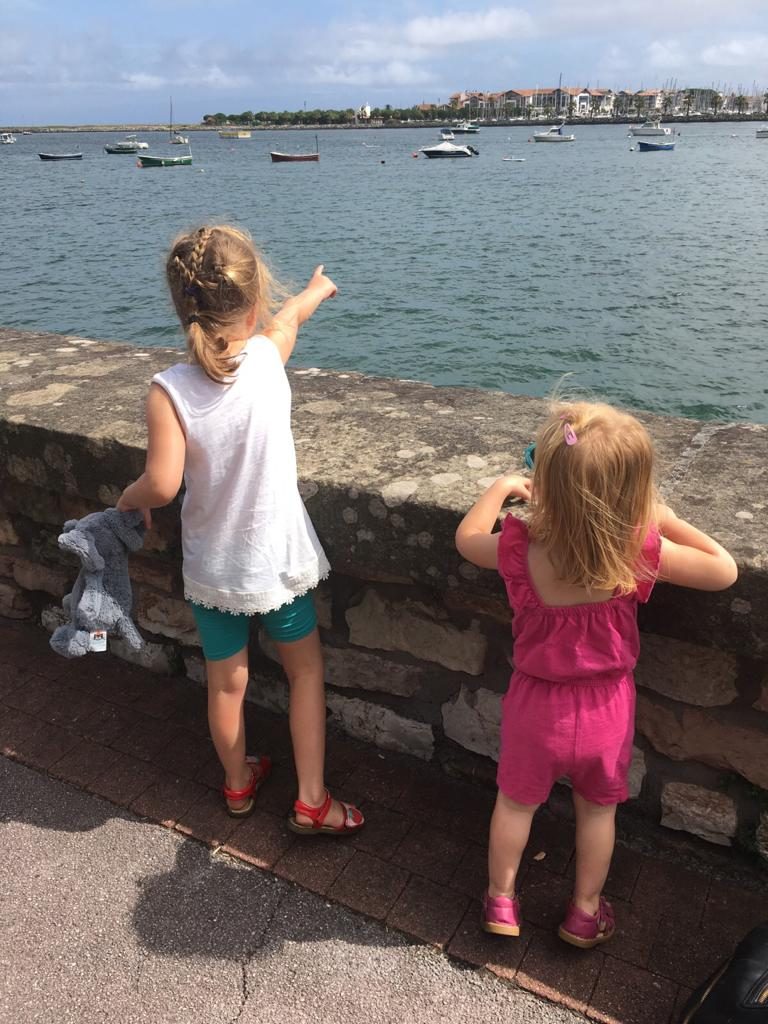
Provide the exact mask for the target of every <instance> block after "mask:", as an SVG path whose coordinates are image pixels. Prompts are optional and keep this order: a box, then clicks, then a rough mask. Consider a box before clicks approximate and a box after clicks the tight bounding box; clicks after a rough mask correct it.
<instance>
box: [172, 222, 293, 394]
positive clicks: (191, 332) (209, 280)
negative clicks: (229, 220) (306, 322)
mask: <svg viewBox="0 0 768 1024" xmlns="http://www.w3.org/2000/svg"><path fill="white" fill-rule="evenodd" d="M165 269H166V276H167V279H168V287H169V289H170V292H171V298H172V299H173V304H174V306H175V308H176V313H177V315H178V317H179V320H180V321H181V324H182V326H183V327H184V330H185V332H186V335H187V349H188V351H189V357H190V360H191V361H192V362H193V363H197V365H198V366H200V367H201V368H202V370H203V371H204V372H205V373H206V375H207V376H208V377H210V378H211V380H213V381H216V383H217V384H227V383H230V382H231V379H232V374H233V372H234V370H235V369H236V363H235V362H234V359H235V357H234V356H231V355H229V353H228V347H229V341H230V340H231V339H230V338H228V337H227V332H231V330H232V328H233V327H235V326H237V325H239V324H240V323H241V322H242V320H243V317H244V316H247V315H248V314H249V313H251V312H252V311H253V310H254V309H255V310H256V311H257V314H258V319H257V323H258V324H259V325H260V326H261V328H262V329H263V328H264V326H265V325H266V324H268V323H269V322H270V321H271V319H272V315H273V314H274V312H275V309H276V308H277V305H278V304H279V303H280V302H281V301H282V300H283V299H284V298H285V297H286V295H287V292H286V290H285V289H284V288H283V286H282V285H280V284H279V282H277V281H276V280H275V278H274V277H273V275H272V273H271V271H270V269H269V267H268V266H267V264H266V262H265V260H264V258H263V257H262V255H261V254H260V253H259V252H258V250H257V249H256V246H255V245H254V244H253V241H252V240H251V237H250V235H248V234H247V233H246V232H245V231H241V230H240V229H239V228H235V227H231V226H230V225H227V224H216V225H212V226H204V227H201V228H198V229H197V230H196V231H191V232H188V233H186V234H183V235H180V236H179V237H178V238H177V239H176V241H175V242H174V243H173V245H172V246H171V251H170V253H169V254H168V260H167V262H166V268H165Z"/></svg>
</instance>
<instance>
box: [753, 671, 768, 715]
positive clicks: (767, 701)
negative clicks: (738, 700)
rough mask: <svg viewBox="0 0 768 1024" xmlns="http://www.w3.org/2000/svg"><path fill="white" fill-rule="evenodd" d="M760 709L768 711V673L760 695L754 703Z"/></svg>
mask: <svg viewBox="0 0 768 1024" xmlns="http://www.w3.org/2000/svg"><path fill="white" fill-rule="evenodd" d="M752 706H753V707H754V708H756V709H757V710H758V711H768V675H766V677H765V679H763V685H762V688H761V690H760V696H759V697H758V698H757V700H756V701H755V703H754V704H753V705H752Z"/></svg>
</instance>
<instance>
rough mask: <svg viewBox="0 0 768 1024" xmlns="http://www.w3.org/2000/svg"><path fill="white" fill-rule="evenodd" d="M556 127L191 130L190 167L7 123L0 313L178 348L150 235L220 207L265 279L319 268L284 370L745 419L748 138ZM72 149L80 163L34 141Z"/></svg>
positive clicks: (765, 386)
mask: <svg viewBox="0 0 768 1024" xmlns="http://www.w3.org/2000/svg"><path fill="white" fill-rule="evenodd" d="M572 130H573V131H575V133H576V135H577V140H576V142H575V143H573V144H569V145H561V146H542V145H534V144H529V143H528V141H527V140H528V138H529V136H530V131H531V130H530V129H528V128H525V127H519V128H512V129H510V128H492V127H491V128H483V130H482V131H481V133H480V135H479V136H475V137H474V138H473V139H470V140H469V141H472V142H473V143H474V144H475V145H476V146H477V148H478V149H479V150H480V157H479V158H478V159H473V160H461V161H428V160H426V159H425V158H423V157H422V158H419V159H413V157H412V154H413V153H414V152H415V151H416V150H417V149H418V148H419V146H422V145H428V144H432V143H433V142H438V141H439V139H438V137H437V131H436V130H429V129H413V130H411V129H405V130H398V131H396V130H391V131H375V130H374V131H366V132H361V131H350V132H321V133H319V140H320V150H321V160H320V163H319V164H284V165H272V164H271V163H270V161H269V158H268V152H269V150H270V149H289V150H290V149H307V148H313V147H314V141H315V140H314V136H313V135H312V134H311V133H309V132H257V133H254V136H253V138H252V139H250V140H247V141H245V140H243V141H238V142H233V141H231V140H229V141H224V140H221V139H219V138H218V136H217V135H216V134H215V133H203V132H199V133H192V150H193V154H194V165H193V166H192V167H191V168H169V169H147V170H140V169H138V168H137V167H136V163H135V159H134V158H133V157H131V156H108V155H106V154H105V153H104V152H103V148H102V147H103V145H104V143H105V142H107V141H111V140H112V138H111V137H110V136H109V135H106V134H103V133H80V134H77V135H72V134H67V135H45V136H41V135H31V136H29V135H28V136H19V137H18V143H17V144H16V145H15V146H3V147H0V175H1V176H2V194H1V197H0V210H1V211H2V224H3V228H4V231H5V237H6V242H5V246H4V248H3V254H2V256H0V271H1V278H2V282H3V290H4V300H3V311H2V316H0V322H1V323H2V324H4V325H7V326H17V327H25V328H36V329H41V330H49V331H57V332H64V333H70V334H80V335H85V336H91V337H104V338H115V339H120V340H126V339H127V340H129V341H131V342H133V343H135V344H137V345H170V344H176V343H177V342H178V343H179V344H181V343H182V339H181V335H180V332H179V328H178V325H177V323H176V321H175V317H174V315H173V312H172V309H171V307H170V302H169V300H168V298H167V295H166V292H165V289H164V283H163V271H162V264H163V258H164V254H165V250H166V248H167V245H168V243H169V241H170V239H171V238H172V237H173V235H175V234H176V233H177V232H178V231H180V230H182V229H184V228H187V227H189V226H193V225H196V224H197V223H199V222H201V221H211V220H227V221H234V222H236V223H238V224H241V225H244V226H246V227H247V228H248V229H249V230H250V231H251V232H252V234H253V235H254V237H255V238H256V239H257V240H258V241H259V242H260V243H261V245H262V246H263V247H264V249H265V250H266V252H267V254H268V255H269V256H270V258H271V260H272V263H273V265H274V267H275V269H276V270H277V271H278V273H279V274H281V275H282V276H283V277H284V278H287V279H288V280H290V281H294V282H297V283H303V282H304V280H305V279H306V278H307V277H308V276H309V274H310V273H311V271H312V269H313V267H314V266H315V264H316V263H320V262H323V263H325V265H326V269H327V273H329V274H330V275H331V276H332V277H333V279H334V280H335V281H336V283H337V284H338V285H339V289H340V294H339V296H338V298H337V299H336V300H335V301H334V302H333V303H326V304H325V306H324V307H322V308H321V310H320V311H319V312H318V313H317V314H316V316H315V318H314V319H313V320H312V322H311V323H310V324H309V325H307V327H306V328H305V329H304V331H303V332H302V336H301V337H300V339H299V346H298V349H297V353H296V357H295V364H296V365H303V366H323V367H330V368H336V369H352V370H361V371H363V372H366V373H372V374H379V375H383V376H389V377H405V378H412V379H417V380H425V381H430V382H433V383H436V384H451V385H472V386H480V387H489V388H500V389H503V390H506V391H511V392H521V393H527V394H536V395H542V394H546V393H548V392H549V391H551V390H552V389H553V388H554V387H555V385H556V384H557V383H558V381H559V380H560V378H561V377H562V375H563V374H565V373H570V374H572V377H571V379H570V385H571V386H573V387H576V388H578V389H586V390H592V391H594V392H596V393H598V394H600V395H603V396H605V397H607V398H608V399H609V400H612V401H615V402H624V403H627V404H630V405H633V406H636V407H641V408H646V409H651V410H657V411H662V412H669V413H675V414H682V415H688V416H697V417H707V418H728V419H751V420H757V421H761V422H768V373H767V372H766V370H767V368H768V365H767V361H766V354H765V353H766V327H768V290H767V289H766V283H765V282H766V268H767V267H768V189H766V181H767V180H768V141H762V142H761V141H758V140H756V139H755V125H754V124H737V125H711V124H701V125H682V126H680V130H681V132H682V136H681V137H680V138H679V139H678V145H677V148H676V150H675V152H673V153H639V152H631V151H630V148H629V147H630V142H629V141H628V139H627V134H626V127H625V126H620V125H606V126H583V127H576V128H574V129H572ZM116 137H117V136H115V138H116ZM145 137H146V138H147V140H148V141H149V142H150V147H151V148H150V152H151V153H160V152H168V153H170V152H176V153H178V152H179V150H180V148H181V147H168V146H167V145H166V144H165V141H164V136H162V135H161V134H154V133H147V134H146V135H145ZM457 141H460V140H457ZM75 146H79V147H80V148H81V150H82V152H83V160H82V161H78V162H71V163H44V162H42V161H40V160H39V159H38V156H37V153H38V151H40V150H43V151H68V150H71V149H73V148H74V147H75ZM504 156H518V157H524V158H525V159H524V162H505V161H503V160H502V157H504Z"/></svg>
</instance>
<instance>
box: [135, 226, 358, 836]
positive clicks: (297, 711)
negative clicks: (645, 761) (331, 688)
mask: <svg viewBox="0 0 768 1024" xmlns="http://www.w3.org/2000/svg"><path fill="white" fill-rule="evenodd" d="M166 272H167V278H168V285H169V288H170V292H171V297H172V299H173V303H174V306H175V307H176V312H177V314H178V316H179V319H180V321H181V324H182V327H183V328H184V331H185V333H186V337H187V348H188V352H189V361H188V362H187V363H179V364H177V365H175V366H172V367H170V369H168V370H165V371H163V372H162V373H158V374H157V375H156V376H155V377H154V378H153V381H152V384H151V386H150V389H149V397H148V400H147V425H148V429H149V440H148V447H147V460H146V468H145V471H144V473H143V475H142V476H141V477H140V478H139V479H138V480H137V481H136V482H135V483H133V484H131V485H130V486H129V487H127V488H126V489H125V491H124V492H123V495H122V497H121V499H120V502H119V503H118V508H121V509H130V508H140V509H145V510H149V509H151V508H155V507H157V506H160V505H167V504H168V503H169V502H171V501H172V500H173V499H174V498H175V496H176V494H177V492H178V490H179V488H180V486H181V482H182V477H183V480H184V483H185V485H186V491H185V494H184V500H183V503H182V509H181V520H182V548H183V558H184V561H183V575H184V592H185V596H186V597H187V599H188V600H189V602H190V604H191V607H192V611H193V613H194V616H195V620H196V623H197V628H198V632H199V634H200V639H201V641H202V645H203V653H204V655H205V659H206V668H207V674H208V720H209V724H210V729H211V736H212V738H213V742H214V745H215V747H216V751H217V753H218V756H219V759H220V760H221V764H222V767H223V769H224V789H223V793H224V797H225V800H226V807H227V810H228V812H229V814H231V815H232V816H234V817H238V818H241V817H244V816H246V815H248V814H250V813H251V812H252V811H253V809H254V798H255V796H256V793H257V791H258V789H259V787H260V786H261V784H262V783H263V782H264V780H265V779H266V778H267V776H268V774H269V771H270V762H269V759H268V758H267V757H264V756H262V757H249V756H246V749H245V730H244V720H243V700H244V697H245V690H246V686H247V684H248V633H249V625H250V620H251V617H252V616H253V615H258V616H259V617H260V619H261V623H262V626H263V628H264V629H265V631H266V632H267V634H268V635H269V636H270V637H271V638H272V639H273V640H274V641H275V643H276V645H277V650H278V653H279V656H280V660H281V662H282V664H283V668H284V669H285V672H286V675H287V676H288V681H289V683H290V727H291V737H292V740H293V750H294V758H295V762H296V772H297V776H298V798H297V800H296V802H295V804H294V813H293V814H292V815H291V816H290V817H289V822H288V823H289V826H290V828H291V829H293V831H295V832H297V833H299V834H300V835H319V834H329V835H343V834H346V833H350V832H355V831H357V830H358V829H359V828H360V827H361V826H362V824H363V816H362V814H361V813H360V811H359V810H357V808H355V807H352V806H350V805H349V804H345V803H342V802H340V801H337V800H332V799H331V796H330V794H329V793H328V791H327V790H326V788H325V785H324V782H323V762H324V757H325V696H324V690H323V659H322V654H321V648H320V640H319V636H318V631H317V619H316V616H315V608H314V602H313V597H312V591H313V589H314V588H315V587H316V586H317V584H318V582H319V581H320V580H321V579H322V578H323V577H325V576H326V575H327V574H328V571H329V566H328V562H327V560H326V557H325V554H324V553H323V550H322V548H321V546H320V543H319V541H318V539H317V536H316V535H315V531H314V529H313V527H312V523H311V522H310V520H309V517H308V515H307V512H306V510H305V508H304V505H303V503H302V500H301V497H300V495H299V491H298V486H297V473H296V454H295V451H294V444H293V436H292V434H291V392H290V387H289V384H288V379H287V377H286V374H285V370H284V368H283V364H284V363H285V362H287V360H288V358H289V356H290V355H291V352H292V351H293V347H294V344H295V342H296V335H297V332H298V330H299V327H300V326H301V325H302V324H303V323H304V322H305V321H307V320H308V319H309V318H310V317H311V316H312V314H313V313H314V312H315V310H316V309H317V307H318V306H319V305H320V303H322V302H324V301H325V300H326V299H329V298H331V297H332V296H333V295H335V294H336V286H335V285H334V284H333V282H332V281H331V280H330V279H329V278H327V277H326V276H325V275H324V273H323V268H322V266H320V267H318V268H317V269H316V270H315V272H314V274H313V275H312V277H311V279H310V281H309V284H308V285H307V287H306V288H305V289H304V291H302V292H301V293H300V294H299V295H297V296H295V297H293V298H289V299H288V300H287V301H286V302H285V303H284V305H283V306H282V308H280V309H279V311H278V312H277V313H274V309H275V306H276V303H275V301H274V292H275V286H274V282H273V280H272V277H271V275H270V272H269V270H268V268H267V266H266V264H265V262H264V260H263V259H262V257H261V256H260V254H259V253H258V252H257V251H256V249H255V247H254V245H253V243H252V241H251V239H250V238H249V237H248V236H247V235H246V234H245V233H244V232H242V231H239V230H237V229H236V228H233V227H229V226H214V227H201V228H199V229H198V230H196V231H193V232H191V233H189V234H184V235H182V236H181V237H180V238H178V239H177V240H176V241H175V242H174V244H173V246H172V248H171V251H170V254H169V256H168V260H167V264H166ZM147 516H148V512H147Z"/></svg>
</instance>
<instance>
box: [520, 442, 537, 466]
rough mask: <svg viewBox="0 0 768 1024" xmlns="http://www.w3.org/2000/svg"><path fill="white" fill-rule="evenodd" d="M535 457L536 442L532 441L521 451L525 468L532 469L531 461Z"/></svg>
mask: <svg viewBox="0 0 768 1024" xmlns="http://www.w3.org/2000/svg"><path fill="white" fill-rule="evenodd" d="M535 457H536V442H535V441H533V442H531V444H529V445H528V447H527V448H526V449H525V451H524V452H523V465H524V466H525V468H526V469H533V461H534V459H535Z"/></svg>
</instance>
